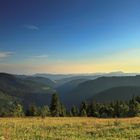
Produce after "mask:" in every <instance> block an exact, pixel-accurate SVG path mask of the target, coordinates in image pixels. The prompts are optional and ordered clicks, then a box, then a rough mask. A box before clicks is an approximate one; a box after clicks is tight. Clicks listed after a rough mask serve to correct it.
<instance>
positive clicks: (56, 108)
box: [50, 94, 61, 117]
mask: <svg viewBox="0 0 140 140" xmlns="http://www.w3.org/2000/svg"><path fill="white" fill-rule="evenodd" d="M50 112H51V116H52V117H59V116H60V113H61V104H60V101H59V98H58V96H57V94H53V95H52V100H51V104H50Z"/></svg>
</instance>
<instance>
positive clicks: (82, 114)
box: [80, 108, 87, 117]
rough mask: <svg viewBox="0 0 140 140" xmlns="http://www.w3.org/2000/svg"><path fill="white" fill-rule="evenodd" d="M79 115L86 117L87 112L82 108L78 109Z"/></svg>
mask: <svg viewBox="0 0 140 140" xmlns="http://www.w3.org/2000/svg"><path fill="white" fill-rule="evenodd" d="M80 116H81V117H87V112H86V110H85V109H84V108H83V109H82V110H81V111H80Z"/></svg>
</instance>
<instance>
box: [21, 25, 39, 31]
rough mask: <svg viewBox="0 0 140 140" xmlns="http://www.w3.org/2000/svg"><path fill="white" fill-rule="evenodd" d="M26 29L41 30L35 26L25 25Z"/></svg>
mask: <svg viewBox="0 0 140 140" xmlns="http://www.w3.org/2000/svg"><path fill="white" fill-rule="evenodd" d="M24 28H26V29H28V30H33V31H34V30H39V28H38V27H37V26H35V25H24Z"/></svg>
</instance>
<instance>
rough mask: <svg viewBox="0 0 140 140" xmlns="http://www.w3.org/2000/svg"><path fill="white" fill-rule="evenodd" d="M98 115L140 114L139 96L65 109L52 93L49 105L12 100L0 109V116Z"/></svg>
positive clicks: (119, 116)
mask: <svg viewBox="0 0 140 140" xmlns="http://www.w3.org/2000/svg"><path fill="white" fill-rule="evenodd" d="M24 116H33V117H34V116H40V117H42V118H44V117H98V118H121V117H135V116H140V96H137V97H133V98H132V99H130V100H128V101H113V102H109V103H98V102H95V101H92V102H82V103H81V105H80V107H77V106H73V107H72V108H71V109H69V110H68V109H66V107H65V106H64V104H63V103H61V102H60V100H59V97H58V95H57V94H53V95H52V99H51V103H50V106H47V105H45V106H42V107H38V106H36V105H35V104H30V105H29V106H28V107H27V109H24V107H23V106H22V104H20V103H19V102H17V101H13V102H11V103H10V105H9V106H5V107H3V108H1V109H0V117H24Z"/></svg>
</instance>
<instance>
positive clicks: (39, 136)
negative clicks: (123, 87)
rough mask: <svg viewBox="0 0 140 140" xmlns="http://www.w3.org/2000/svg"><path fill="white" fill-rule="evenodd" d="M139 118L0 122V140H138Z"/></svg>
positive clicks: (13, 120) (17, 119)
mask: <svg viewBox="0 0 140 140" xmlns="http://www.w3.org/2000/svg"><path fill="white" fill-rule="evenodd" d="M139 139H140V118H138V117H137V118H125V119H97V118H45V119H41V118H1V119H0V140H139Z"/></svg>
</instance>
